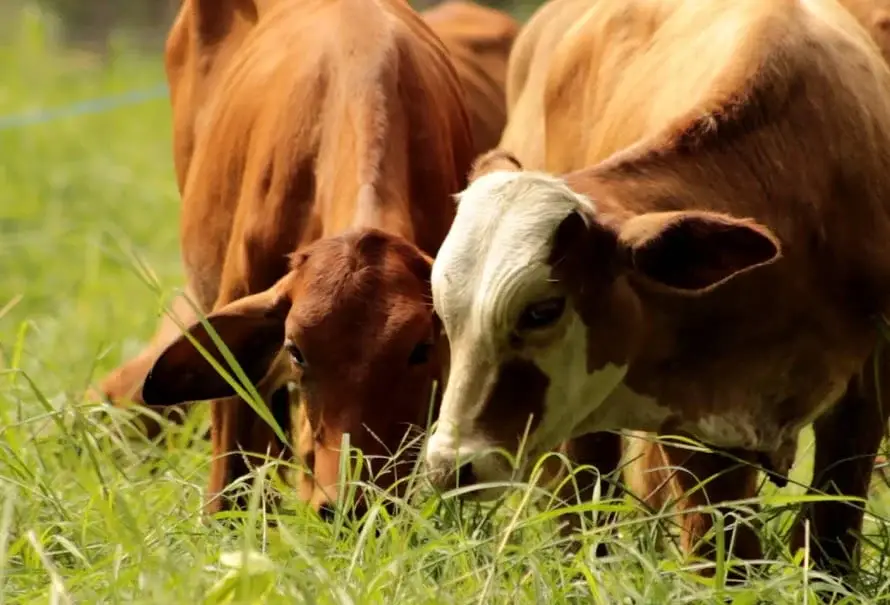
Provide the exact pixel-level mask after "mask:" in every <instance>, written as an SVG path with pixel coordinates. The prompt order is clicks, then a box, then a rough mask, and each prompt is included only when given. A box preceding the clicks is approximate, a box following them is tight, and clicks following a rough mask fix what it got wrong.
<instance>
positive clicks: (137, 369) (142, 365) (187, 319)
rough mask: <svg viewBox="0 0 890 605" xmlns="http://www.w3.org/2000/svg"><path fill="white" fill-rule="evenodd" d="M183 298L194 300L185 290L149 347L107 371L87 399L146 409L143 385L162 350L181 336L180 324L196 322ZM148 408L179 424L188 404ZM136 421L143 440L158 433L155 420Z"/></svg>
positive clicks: (194, 314) (195, 316)
mask: <svg viewBox="0 0 890 605" xmlns="http://www.w3.org/2000/svg"><path fill="white" fill-rule="evenodd" d="M186 297H188V298H189V299H191V300H193V301H194V300H195V298H194V296H193V295H191V293H190V291H189V290H188V289H187V290H186V293H185V296H183V295H180V296H177V297H176V298H175V299H174V301H173V304H172V305H171V308H170V313H169V314H167V313H164V314H163V316H162V317H161V321H160V324H159V326H158V329H157V331H156V332H155V334H154V336H152V338H151V341H150V342H149V344H148V345H147V346H146V347H145V348H144V349H143V350H142V351H141V352H140V353H139V354H138V355H137V356H136V357H134V358H132V359H130V360H129V361H127V362H125V363H123V364H121V365H120V366H118V367H117V368H115V369H114V370H112V371H111V372H109V374H108V375H107V376H106V377H105V378H103V379H102V381H101V383H100V384H99V389H98V392H96V391H90V392H89V393H88V394H87V397H88V398H89V399H92V400H94V401H100V400H102V399H106V400H108V401H110V402H111V404H112V405H113V406H114V407H116V408H128V407H133V406H136V408H137V409H138V407H139V406H145V402H144V401H143V400H142V384H143V383H144V382H145V377H146V376H148V372H149V371H150V370H151V368H152V366H153V365H154V363H155V361H156V360H157V358H158V357H159V356H160V354H161V353H162V352H163V351H164V349H166V348H167V346H169V345H170V344H171V343H172V342H173V341H174V340H176V339H177V338H178V337H179V335H180V334H181V330H180V328H179V325H183V326H186V327H188V326H189V325H191V324H193V323H194V322H196V321H197V320H198V317H197V314H196V313H195V311H194V310H193V309H192V306H191V304H189V302H188V300H187V299H186ZM171 315H172V316H173V317H171ZM174 317H175V318H176V319H175V320H174ZM177 322H179V325H177ZM149 409H150V410H152V411H154V412H157V413H158V414H159V415H161V416H162V417H164V418H167V419H168V420H172V421H174V422H177V423H180V422H182V420H183V419H184V418H185V414H186V412H187V410H188V405H175V406H166V407H149ZM139 420H140V422H141V424H142V429H143V433H144V434H145V436H146V437H148V438H149V439H154V438H155V437H157V436H158V435H159V434H160V432H161V425H160V423H159V422H157V421H156V420H155V419H154V418H152V417H150V416H147V415H141V416H140V418H139Z"/></svg>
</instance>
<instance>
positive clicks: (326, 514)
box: [318, 502, 336, 523]
mask: <svg viewBox="0 0 890 605" xmlns="http://www.w3.org/2000/svg"><path fill="white" fill-rule="evenodd" d="M318 516H319V517H321V520H322V521H325V522H327V523H331V522H332V521H333V520H334V517H335V516H336V511H335V510H334V507H333V506H332V505H331V503H330V502H324V503H322V505H321V506H319V507H318Z"/></svg>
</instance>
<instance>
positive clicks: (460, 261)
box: [431, 171, 592, 330]
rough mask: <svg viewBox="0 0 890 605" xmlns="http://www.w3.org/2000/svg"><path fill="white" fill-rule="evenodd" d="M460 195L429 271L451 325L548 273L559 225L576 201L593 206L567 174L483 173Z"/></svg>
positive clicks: (464, 323)
mask: <svg viewBox="0 0 890 605" xmlns="http://www.w3.org/2000/svg"><path fill="white" fill-rule="evenodd" d="M458 200H459V202H458V207H457V213H456V215H455V218H454V222H453V223H452V226H451V229H450V231H449V232H448V235H447V237H446V238H445V241H444V242H443V243H442V246H441V248H440V249H439V252H438V254H437V255H436V260H435V262H434V263H433V270H432V276H431V279H432V288H433V302H434V304H435V306H436V310H437V312H438V313H439V315H440V316H441V317H442V319H443V321H444V322H445V323H446V326H447V328H448V329H449V330H450V329H452V328H457V329H459V330H461V329H464V328H465V327H466V326H467V324H468V322H469V321H470V319H471V317H472V316H473V315H478V313H475V311H477V310H478V311H480V312H482V311H488V310H491V307H497V306H499V303H500V302H502V301H503V302H508V301H505V300H504V299H505V298H506V297H509V294H510V292H509V289H510V288H511V286H514V285H523V284H522V282H527V281H529V279H530V278H533V276H535V274H537V275H538V276H541V275H545V276H546V275H549V271H550V268H549V267H548V266H547V260H548V258H549V256H550V251H551V247H552V244H553V236H554V234H555V232H556V229H557V228H558V227H559V225H560V223H561V222H562V221H563V219H565V218H566V216H568V215H569V214H570V213H571V212H572V211H573V210H575V209H577V208H578V207H580V206H585V205H586V206H587V207H589V208H592V203H591V202H590V201H589V200H588V199H587V198H585V197H584V196H581V195H579V194H577V193H575V192H574V191H572V190H571V189H569V187H568V186H567V185H566V184H565V182H564V181H563V180H562V179H559V178H556V177H554V176H551V175H547V174H543V173H538V172H512V171H497V172H492V173H489V174H486V175H484V176H482V177H480V178H478V179H476V180H475V181H474V182H472V183H471V184H470V185H469V186H468V187H467V188H466V189H465V190H464V191H462V192H461V193H460V194H458ZM480 304H481V305H482V306H481V307H480Z"/></svg>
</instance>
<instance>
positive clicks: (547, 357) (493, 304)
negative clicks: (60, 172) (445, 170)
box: [426, 150, 780, 498]
mask: <svg viewBox="0 0 890 605" xmlns="http://www.w3.org/2000/svg"><path fill="white" fill-rule="evenodd" d="M473 178H474V180H473V181H472V182H471V183H470V185H469V186H468V187H467V188H466V189H465V190H464V191H463V192H461V193H460V194H459V196H458V198H459V203H458V209H457V214H456V217H455V221H454V223H453V225H452V228H451V230H450V232H449V233H448V236H447V237H446V239H445V241H444V242H443V244H442V247H441V249H440V250H439V253H438V255H437V257H436V261H435V262H434V264H433V270H432V275H431V279H432V290H433V302H434V306H435V308H436V312H437V314H438V316H439V317H440V318H441V321H442V324H443V327H444V330H445V333H446V334H447V337H448V340H449V343H450V355H451V362H450V370H449V373H448V378H447V381H446V387H445V391H444V394H443V399H442V408H441V412H440V415H439V421H438V426H437V427H436V430H435V432H434V433H433V435H432V436H431V438H430V440H429V442H428V444H427V448H428V449H427V453H426V462H427V466H428V470H429V471H431V472H430V476H431V479H432V480H433V483H434V484H436V485H438V486H439V487H447V486H449V485H452V484H453V482H454V481H455V480H457V482H459V483H460V484H463V485H466V484H471V483H477V482H479V483H481V482H489V481H501V480H505V479H509V478H510V474H511V472H512V471H511V468H510V466H509V464H508V463H507V461H506V459H505V458H503V457H502V456H499V455H497V453H496V450H495V448H498V449H505V450H508V451H510V452H511V453H516V452H517V448H518V446H519V445H521V444H522V445H524V448H523V452H521V453H525V454H526V455H537V454H542V453H545V452H546V451H548V450H551V449H553V448H554V447H556V446H557V445H558V444H559V443H560V442H562V441H564V440H566V439H569V438H572V437H576V436H579V435H581V434H585V433H588V432H592V431H596V430H604V429H616V428H635V427H634V426H628V425H631V424H634V423H636V422H638V420H639V416H640V415H641V414H642V410H635V409H631V408H632V407H633V406H634V405H635V404H633V403H631V404H628V405H629V406H630V407H629V408H628V409H622V410H621V411H620V415H619V418H620V419H619V420H618V421H617V422H616V421H615V416H614V415H613V416H612V417H609V418H604V417H603V411H604V410H605V409H608V408H607V407H604V406H603V404H604V402H606V400H607V398H608V397H609V396H610V394H613V392H614V391H615V389H616V388H617V387H619V386H620V385H621V383H622V381H623V379H624V377H625V374H626V373H627V372H628V368H629V366H630V365H631V364H632V363H633V360H634V351H635V346H638V345H639V344H640V343H641V341H642V340H643V339H644V338H645V337H646V334H645V330H646V325H647V322H646V315H647V308H646V306H645V304H644V302H643V297H642V296H641V292H642V290H641V288H644V289H646V292H652V291H653V290H654V291H656V292H658V293H659V295H660V296H668V297H700V296H704V295H706V294H707V293H709V292H713V291H715V290H717V289H720V288H721V287H723V286H724V285H725V284H726V283H727V282H729V281H730V280H732V279H733V278H734V277H735V276H737V275H739V274H741V273H744V272H749V271H757V270H759V269H760V268H761V267H763V266H765V265H768V264H771V263H772V262H774V261H775V260H776V259H778V258H779V255H780V248H779V244H778V241H777V239H776V238H775V236H773V235H772V234H771V233H770V232H769V231H768V230H767V229H765V228H764V227H762V226H760V225H757V224H754V223H753V222H751V221H747V220H740V219H736V218H733V217H730V216H726V215H720V214H713V213H704V212H659V213H648V214H642V215H639V216H635V217H633V218H630V219H629V220H626V221H623V222H621V223H620V224H619V223H614V222H608V221H606V219H605V217H603V216H600V215H599V214H598V213H597V211H596V203H595V202H593V201H591V200H589V199H587V198H586V197H584V196H582V195H580V194H578V193H576V192H575V191H573V190H572V189H571V188H570V187H569V186H568V185H567V184H566V182H565V181H563V180H562V179H559V178H556V177H553V176H549V175H546V174H541V173H535V172H523V171H521V170H520V166H519V162H518V161H517V160H516V159H515V158H513V157H512V156H510V155H509V154H506V153H504V152H499V151H497V150H495V151H493V152H489V154H487V156H484V157H482V158H480V160H479V161H477V164H476V166H475V167H474V171H473ZM635 415H636V417H635ZM610 422H611V423H612V424H618V425H619V426H609V423H610ZM498 491H499V490H496V489H494V488H489V489H485V490H482V491H478V492H473V493H475V494H477V497H480V498H485V497H486V496H489V495H491V496H493V495H496V494H497V493H498Z"/></svg>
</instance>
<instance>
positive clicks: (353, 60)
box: [130, 0, 473, 511]
mask: <svg viewBox="0 0 890 605" xmlns="http://www.w3.org/2000/svg"><path fill="white" fill-rule="evenodd" d="M166 64H167V73H168V79H169V82H170V90H171V98H172V103H173V115H174V144H175V159H176V161H175V166H176V170H177V177H178V180H179V184H180V188H181V191H182V198H183V206H182V248H183V260H184V264H185V269H186V275H187V279H188V286H189V291H190V293H192V294H193V296H194V298H195V300H196V301H197V303H198V306H199V308H200V309H201V310H202V311H203V312H210V311H212V312H211V313H210V314H209V316H208V321H209V323H210V324H211V325H212V326H213V327H214V329H215V330H216V332H217V333H218V334H219V336H220V337H221V339H222V340H223V341H224V342H225V343H226V345H227V346H228V348H229V349H230V350H231V351H232V353H233V354H234V356H235V358H236V359H237V360H238V362H239V364H240V365H241V367H242V368H243V369H244V372H245V373H246V376H247V378H248V379H250V380H251V381H252V382H253V383H254V384H256V385H257V388H258V390H259V393H260V394H261V395H262V396H263V398H264V399H265V400H266V401H267V402H268V404H269V406H270V407H271V408H273V410H272V412H273V415H274V416H275V417H276V418H277V419H279V422H280V423H285V424H286V423H287V420H288V418H289V417H290V413H289V412H288V409H289V408H290V402H289V397H288V389H287V383H288V382H294V383H296V384H297V385H298V386H299V399H300V403H301V407H302V408H303V411H304V414H303V416H302V417H303V418H306V419H307V420H308V421H309V422H310V424H311V431H310V432H309V434H311V435H312V436H313V439H312V440H310V442H309V443H306V442H303V443H300V444H299V449H300V452H298V453H299V454H301V455H302V457H303V458H304V460H306V462H307V465H308V466H310V467H312V468H314V471H315V479H316V483H315V484H310V483H307V482H305V481H304V482H303V484H302V485H301V495H302V496H303V497H304V499H306V500H309V501H310V502H311V504H312V506H313V507H314V508H315V509H317V510H328V509H329V504H330V502H331V499H332V498H335V497H336V490H335V489H334V488H335V487H336V481H337V475H336V473H337V468H338V465H339V451H338V449H339V447H340V443H341V436H342V435H343V434H344V433H347V432H348V433H350V434H351V441H352V445H354V446H356V447H357V448H359V449H361V450H362V451H363V453H364V454H365V455H366V456H371V457H373V456H376V455H385V454H388V453H390V452H392V451H395V449H396V448H398V447H399V445H400V442H401V440H402V437H403V436H404V435H405V432H406V429H407V428H408V427H410V426H412V425H413V426H423V425H424V424H425V422H426V419H427V411H428V404H429V401H430V396H431V389H432V385H433V381H434V379H435V378H436V377H437V376H438V372H439V363H438V355H439V353H438V346H439V342H438V341H439V339H438V330H436V329H435V326H434V317H433V314H432V309H431V305H430V291H429V283H428V279H429V269H430V263H431V256H432V255H434V254H435V252H436V251H437V249H438V247H439V244H440V242H441V241H442V239H443V238H444V236H445V233H446V231H447V229H448V226H449V225H450V223H451V220H452V217H453V213H454V202H453V200H452V199H451V195H452V194H453V193H454V192H456V191H459V190H460V189H461V188H462V187H464V186H465V184H466V175H467V172H468V170H469V168H470V164H471V161H472V157H473V141H472V134H471V132H470V125H469V119H468V117H467V112H466V109H465V106H464V102H463V98H462V91H461V88H460V84H459V82H458V80H457V75H456V73H455V71H454V68H453V67H452V65H451V63H450V61H449V59H448V55H447V51H446V49H445V48H444V46H443V44H442V43H441V41H440V40H439V39H438V38H437V37H436V36H435V34H434V33H433V32H432V31H431V30H430V28H429V27H428V26H427V25H426V24H425V23H424V22H423V20H422V19H421V17H420V16H419V15H418V14H417V13H415V12H414V11H413V10H412V9H411V8H410V7H409V6H408V4H407V3H405V2H403V1H401V0H376V1H375V0H315V1H311V2H296V1H285V0H280V1H278V2H273V1H268V2H261V1H256V2H248V1H246V0H230V1H228V2H222V3H221V2H219V1H214V2H209V1H200V0H191V1H187V2H185V3H184V4H183V5H182V8H181V10H180V13H179V16H178V18H177V21H176V23H175V24H174V26H173V29H172V31H171V33H170V36H169V38H168V43H167V50H166ZM189 331H190V333H191V336H192V337H194V338H196V339H197V340H198V341H199V342H200V343H201V344H202V345H203V346H204V347H205V348H207V350H208V351H212V352H215V347H213V346H210V343H211V341H210V339H209V335H208V333H207V331H206V330H205V329H204V327H203V326H202V325H201V324H195V325H193V327H192V328H190V330H189ZM160 340H164V339H160ZM171 341H172V343H171ZM164 344H165V345H169V346H166V348H164V347H163V346H162V345H159V346H155V352H154V355H153V356H152V355H145V356H143V357H142V358H140V359H137V360H136V361H137V362H138V364H137V365H138V367H137V368H136V369H135V370H132V371H131V372H130V377H131V379H132V378H133V377H139V378H140V380H141V377H145V375H146V373H147V374H148V375H147V377H146V378H145V383H144V385H142V388H141V390H140V389H136V391H137V393H136V397H135V398H136V399H137V400H138V401H139V402H144V403H145V404H148V405H171V404H182V403H185V402H190V401H199V400H205V399H213V400H214V401H213V402H212V404H211V410H212V441H213V452H214V456H215V458H214V460H213V464H212V468H211V478H210V485H209V489H208V491H209V496H210V502H209V503H208V509H209V510H210V511H215V510H219V509H220V508H224V507H226V506H228V505H229V504H232V502H231V501H229V500H224V499H219V498H215V496H217V495H218V494H219V493H220V492H221V491H222V490H223V489H224V488H226V487H227V486H228V485H230V484H231V483H232V482H233V481H235V480H236V479H238V478H239V477H241V476H243V475H245V474H246V473H247V471H248V468H247V463H246V461H245V460H244V459H243V457H242V456H241V455H239V454H237V453H236V450H237V449H238V447H239V446H240V447H241V448H242V449H243V450H244V451H245V452H248V453H253V454H264V453H266V452H267V451H268V452H269V453H270V454H271V455H272V456H273V457H274V456H277V455H279V454H280V453H282V449H283V444H282V443H280V442H279V440H278V439H277V438H276V437H275V435H274V433H273V431H272V429H271V428H270V427H269V426H268V425H267V424H266V423H265V422H264V421H262V420H261V419H260V418H259V417H258V416H257V414H256V413H255V412H253V410H252V409H251V408H250V407H249V406H248V405H247V404H246V402H244V401H243V400H241V399H240V398H239V397H235V396H234V395H235V391H234V390H233V388H232V387H231V386H230V385H229V384H228V383H227V382H226V381H225V380H223V379H222V378H221V377H220V376H219V375H218V374H217V372H216V371H215V370H214V369H213V367H212V366H211V365H210V364H208V363H207V362H206V361H205V360H204V358H203V357H202V356H201V354H200V353H199V352H198V351H197V350H196V349H195V347H194V346H192V345H191V343H190V341H189V339H188V338H187V337H186V336H178V335H177V337H176V338H175V339H174V338H167V339H166V342H165V343H164ZM161 348H164V350H163V352H162V353H161V351H160V349H161ZM158 353H160V355H159V356H158ZM155 357H156V358H157V359H154V358H155ZM216 358H217V359H220V356H219V354H218V353H217V354H216ZM152 362H153V364H152ZM223 365H224V367H226V365H225V364H223ZM149 368H150V372H149ZM131 390H132V389H131ZM224 398H225V399H224ZM291 428H292V429H293V433H304V434H305V433H306V427H305V426H295V427H291ZM375 470H379V465H377V469H375ZM375 478H376V479H377V481H378V483H379V484H380V485H381V486H382V487H387V486H389V485H390V484H391V483H392V482H393V481H394V480H395V477H394V473H388V474H387V476H385V477H375ZM307 481H308V480H307ZM238 502H240V501H236V502H235V503H238Z"/></svg>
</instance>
